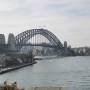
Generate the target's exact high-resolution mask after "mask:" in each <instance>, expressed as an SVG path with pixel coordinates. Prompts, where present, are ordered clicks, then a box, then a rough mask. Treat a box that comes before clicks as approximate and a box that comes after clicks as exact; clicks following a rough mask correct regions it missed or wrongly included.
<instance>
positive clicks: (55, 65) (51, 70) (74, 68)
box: [0, 56, 90, 90]
mask: <svg viewBox="0 0 90 90" xmlns="http://www.w3.org/2000/svg"><path fill="white" fill-rule="evenodd" d="M5 80H7V81H8V82H13V81H17V82H18V84H19V86H20V87H23V88H30V87H34V86H38V87H39V86H42V87H43V86H55V87H68V88H69V89H68V90H90V57H89V56H88V57H65V58H57V59H46V60H40V61H37V64H35V65H33V66H28V67H25V68H22V69H19V70H15V71H12V72H9V73H6V74H3V75H0V83H2V82H3V81H5Z"/></svg>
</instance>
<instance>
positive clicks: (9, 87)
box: [0, 81, 24, 90]
mask: <svg viewBox="0 0 90 90" xmlns="http://www.w3.org/2000/svg"><path fill="white" fill-rule="evenodd" d="M0 90H24V89H20V88H19V87H18V86H17V82H14V83H11V84H8V83H7V82H6V81H5V82H4V83H3V84H1V85H0Z"/></svg>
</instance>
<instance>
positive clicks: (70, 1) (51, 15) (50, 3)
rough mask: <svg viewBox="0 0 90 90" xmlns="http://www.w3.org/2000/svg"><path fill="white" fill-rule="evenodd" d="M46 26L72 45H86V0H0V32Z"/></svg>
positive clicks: (89, 17)
mask: <svg viewBox="0 0 90 90" xmlns="http://www.w3.org/2000/svg"><path fill="white" fill-rule="evenodd" d="M32 28H46V29H48V30H50V31H51V32H53V33H54V34H55V35H56V36H57V37H58V38H59V39H60V41H61V42H62V43H63V41H68V44H70V45H71V46H72V47H75V46H77V47H78V46H89V45H90V0H0V33H4V34H5V35H6V37H7V34H8V33H14V34H15V35H17V34H19V33H20V32H22V31H25V30H27V29H32Z"/></svg>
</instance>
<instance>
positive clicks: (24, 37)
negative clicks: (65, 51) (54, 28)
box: [15, 29, 63, 48]
mask: <svg viewBox="0 0 90 90" xmlns="http://www.w3.org/2000/svg"><path fill="white" fill-rule="evenodd" d="M37 34H40V35H43V36H44V37H45V38H47V39H48V40H49V41H50V43H51V46H56V47H60V48H62V47H63V44H62V43H61V42H60V41H59V39H58V38H57V37H56V36H55V35H54V34H53V33H52V32H50V31H48V30H46V29H31V30H26V31H24V32H22V33H20V34H18V35H17V36H16V37H15V40H16V45H22V44H24V45H25V44H26V43H27V41H28V40H30V39H31V38H32V37H34V36H35V35H37Z"/></svg>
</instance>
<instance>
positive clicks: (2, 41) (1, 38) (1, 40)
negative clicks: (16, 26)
mask: <svg viewBox="0 0 90 90" xmlns="http://www.w3.org/2000/svg"><path fill="white" fill-rule="evenodd" d="M2 44H5V36H4V34H0V45H2Z"/></svg>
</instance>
